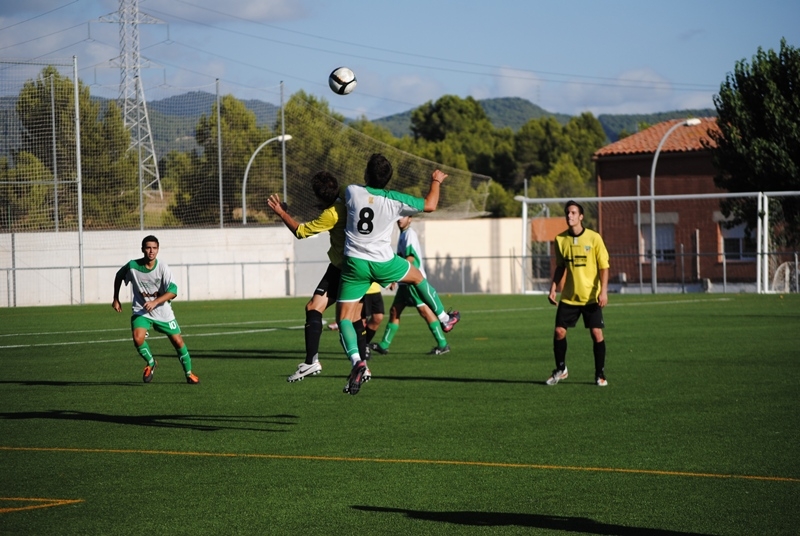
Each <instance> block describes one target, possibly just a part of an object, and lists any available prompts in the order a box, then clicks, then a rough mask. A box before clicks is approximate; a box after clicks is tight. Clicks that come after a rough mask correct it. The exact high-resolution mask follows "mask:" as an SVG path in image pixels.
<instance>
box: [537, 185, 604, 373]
mask: <svg viewBox="0 0 800 536" xmlns="http://www.w3.org/2000/svg"><path fill="white" fill-rule="evenodd" d="M564 216H565V217H566V220H567V226H568V229H567V230H566V231H564V232H563V233H561V234H559V235H558V236H557V237H556V239H555V249H556V269H555V272H554V273H553V280H552V282H551V283H550V295H549V296H548V300H549V301H550V303H552V304H553V305H557V306H558V311H557V312H556V327H555V333H554V335H553V353H554V355H555V360H556V368H555V369H554V370H553V373H552V374H551V375H550V377H549V378H548V379H547V381H546V383H547V385H555V384H557V383H558V382H559V381H561V380H564V379H566V378H567V376H568V375H569V372H568V370H567V365H566V358H567V329H568V328H572V327H575V325H576V324H577V322H578V318H579V317H581V316H582V317H583V325H584V327H586V328H587V329H588V330H589V334H590V335H591V337H592V341H593V352H594V371H595V372H594V380H595V384H597V385H599V386H601V387H605V386H606V385H608V382H607V381H606V376H605V363H606V342H605V337H604V336H603V328H604V327H605V323H604V321H603V307H605V306H606V305H607V304H608V268H609V264H608V250H607V249H606V246H605V244H604V243H603V239H602V237H601V236H600V234H598V233H596V232H595V231H592V230H591V229H586V228H585V227H584V226H583V207H582V206H581V205H579V204H578V203H576V202H575V201H568V202H567V204H566V206H565V207H564ZM565 272H566V274H567V277H566V279H565V281H564V287H563V288H562V289H561V301H560V302H559V301H557V300H556V292H557V291H558V285H559V284H560V283H561V280H562V278H563V277H564V273H565Z"/></svg>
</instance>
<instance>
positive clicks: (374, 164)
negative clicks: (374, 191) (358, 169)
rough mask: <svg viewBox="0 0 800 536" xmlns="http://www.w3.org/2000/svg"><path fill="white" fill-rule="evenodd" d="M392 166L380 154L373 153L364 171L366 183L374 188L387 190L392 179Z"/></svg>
mask: <svg viewBox="0 0 800 536" xmlns="http://www.w3.org/2000/svg"><path fill="white" fill-rule="evenodd" d="M393 173H394V170H393V169H392V164H391V162H389V161H388V160H387V159H386V157H385V156H383V155H382V154H380V153H373V155H372V156H370V157H369V161H368V162H367V169H366V170H364V183H365V184H366V185H367V186H370V187H372V188H380V189H384V188H386V185H387V184H389V181H390V180H391V178H392V174H393Z"/></svg>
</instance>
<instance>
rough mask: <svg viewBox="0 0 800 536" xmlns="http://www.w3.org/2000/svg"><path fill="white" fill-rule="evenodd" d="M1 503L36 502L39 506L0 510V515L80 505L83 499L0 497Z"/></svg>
mask: <svg viewBox="0 0 800 536" xmlns="http://www.w3.org/2000/svg"><path fill="white" fill-rule="evenodd" d="M2 501H13V502H37V503H40V504H32V505H30V506H18V507H8V508H0V514H5V513H8V512H20V511H22V510H35V509H36V508H50V507H52V506H66V505H68V504H77V503H82V502H83V499H38V498H30V497H0V502H2Z"/></svg>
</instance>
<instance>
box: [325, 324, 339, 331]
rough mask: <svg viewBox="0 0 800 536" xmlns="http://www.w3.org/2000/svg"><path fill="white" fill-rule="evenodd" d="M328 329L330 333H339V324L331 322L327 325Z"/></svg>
mask: <svg viewBox="0 0 800 536" xmlns="http://www.w3.org/2000/svg"><path fill="white" fill-rule="evenodd" d="M328 329H329V330H331V331H339V324H337V323H336V322H331V323H330V324H328Z"/></svg>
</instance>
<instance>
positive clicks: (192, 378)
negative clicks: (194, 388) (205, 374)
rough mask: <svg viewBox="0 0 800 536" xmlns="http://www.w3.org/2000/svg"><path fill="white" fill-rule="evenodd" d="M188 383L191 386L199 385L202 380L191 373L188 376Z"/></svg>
mask: <svg viewBox="0 0 800 536" xmlns="http://www.w3.org/2000/svg"><path fill="white" fill-rule="evenodd" d="M186 383H188V384H190V385H197V384H198V383H200V378H198V377H197V376H195V375H194V374H192V373H191V372H190V373H189V374H187V375H186Z"/></svg>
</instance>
